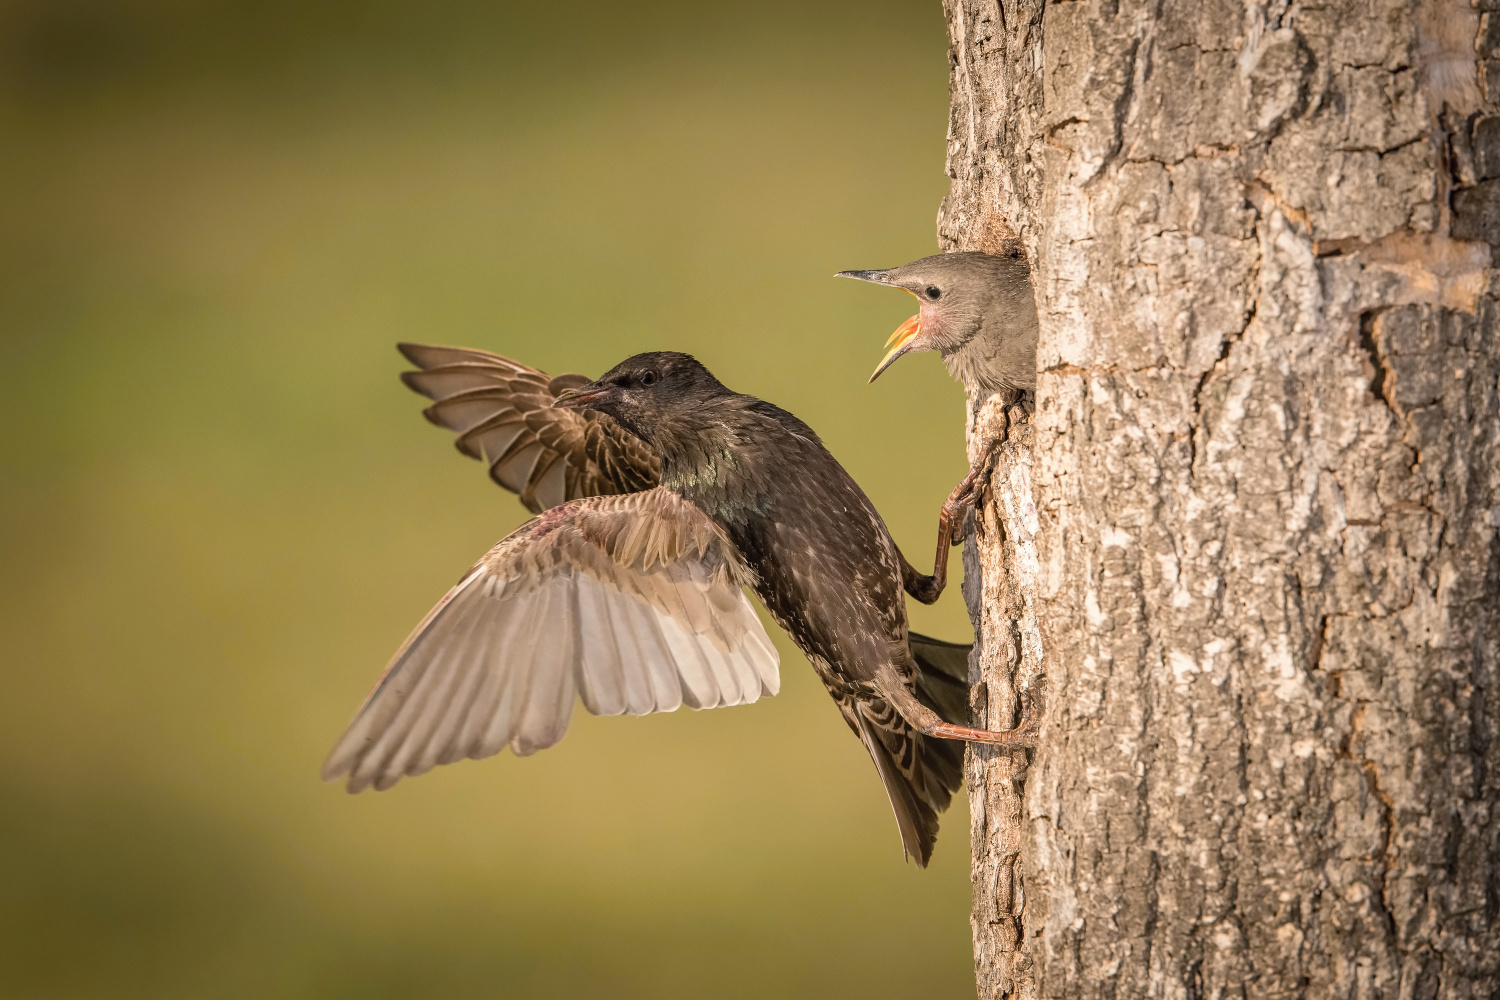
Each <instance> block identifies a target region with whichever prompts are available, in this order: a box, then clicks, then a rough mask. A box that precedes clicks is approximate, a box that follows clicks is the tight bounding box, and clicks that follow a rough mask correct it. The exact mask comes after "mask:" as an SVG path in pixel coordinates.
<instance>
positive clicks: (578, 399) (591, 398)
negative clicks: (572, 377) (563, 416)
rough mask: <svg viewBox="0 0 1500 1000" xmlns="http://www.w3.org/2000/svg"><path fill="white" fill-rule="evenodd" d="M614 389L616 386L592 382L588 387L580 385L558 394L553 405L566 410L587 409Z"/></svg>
mask: <svg viewBox="0 0 1500 1000" xmlns="http://www.w3.org/2000/svg"><path fill="white" fill-rule="evenodd" d="M612 388H614V386H609V385H600V384H599V383H598V382H590V383H589V384H588V385H580V386H578V387H577V388H576V389H564V390H563V391H562V392H560V393H558V394H557V398H556V399H554V400H553V401H552V405H553V406H558V407H561V408H563V409H565V410H582V409H586V408H587V407H588V405H589V404H590V403H593V402H597V401H598V400H601V399H603V398H604V397H605V396H608V395H609V390H610V389H612Z"/></svg>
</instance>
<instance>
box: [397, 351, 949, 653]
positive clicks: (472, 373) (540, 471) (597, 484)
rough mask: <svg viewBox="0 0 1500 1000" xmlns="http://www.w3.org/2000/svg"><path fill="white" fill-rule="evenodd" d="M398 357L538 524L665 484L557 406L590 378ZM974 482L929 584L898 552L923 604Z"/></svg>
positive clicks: (945, 518) (431, 416)
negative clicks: (583, 503) (542, 517)
mask: <svg viewBox="0 0 1500 1000" xmlns="http://www.w3.org/2000/svg"><path fill="white" fill-rule="evenodd" d="M396 348H397V350H399V351H400V352H401V353H402V355H404V356H405V357H406V359H407V360H408V361H410V362H411V363H412V364H414V365H416V366H417V368H418V369H419V370H418V371H410V372H402V373H401V381H402V382H404V383H405V384H406V385H407V387H408V388H410V389H412V390H414V391H416V392H419V393H421V394H422V395H424V396H426V397H427V398H428V399H431V400H432V401H433V404H432V405H431V406H429V407H428V408H427V409H425V410H423V411H422V413H423V415H424V416H425V417H426V418H427V419H428V420H429V421H431V422H432V423H434V424H437V425H438V426H439V427H446V428H447V429H449V430H451V431H454V432H455V433H457V435H458V439H457V440H456V441H455V442H454V443H455V444H456V445H457V447H458V450H459V451H460V452H462V453H463V454H465V455H467V456H469V457H470V458H475V459H479V460H480V461H483V462H485V463H486V464H487V465H488V466H489V470H490V478H491V479H493V480H494V481H495V482H497V483H499V484H500V485H501V486H503V487H505V488H506V489H508V490H510V491H511V492H513V493H517V494H519V495H520V498H521V502H522V503H523V504H525V505H526V507H527V509H528V510H530V511H531V512H532V513H533V514H540V513H541V512H542V511H544V510H546V509H547V508H549V507H555V506H556V505H558V504H560V503H562V502H563V501H564V500H575V499H578V498H580V497H592V496H608V495H611V494H616V493H634V492H637V491H640V490H647V489H650V488H651V487H653V486H656V485H658V484H659V483H660V482H661V459H660V458H659V457H657V454H656V452H655V451H654V450H653V449H652V448H651V447H650V446H649V445H647V444H646V442H644V441H642V440H641V439H640V438H638V437H636V436H635V435H634V434H632V433H630V431H628V430H626V429H625V428H623V427H621V426H620V424H619V423H617V422H616V421H615V420H614V419H613V418H612V417H610V416H609V415H608V414H606V413H602V412H599V411H596V410H578V409H571V408H563V407H555V406H553V403H555V402H556V401H557V397H558V395H559V394H560V393H563V392H566V391H567V390H569V389H573V388H577V387H578V386H580V385H584V384H586V383H588V382H589V377H588V376H587V375H578V374H567V375H558V376H556V377H551V376H549V375H547V374H546V373H545V372H542V371H539V370H537V369H535V368H532V367H530V366H529V365H524V364H522V363H521V362H519V361H515V360H512V359H511V358H507V357H503V356H501V355H499V354H491V353H490V352H488V351H479V350H474V349H472V348H466V347H434V346H429V345H426V344H397V345H396ZM973 481H974V476H972V475H971V476H970V477H969V478H968V479H966V480H965V481H964V484H961V485H960V487H959V489H958V490H956V491H954V495H953V497H952V498H950V500H949V502H948V503H946V504H945V505H944V507H943V510H942V512H941V513H940V514H939V516H938V540H937V555H936V557H935V558H934V560H933V572H932V574H931V575H930V576H929V575H927V574H924V573H921V572H919V571H918V570H917V569H916V568H915V567H913V566H912V565H911V564H910V563H909V562H907V560H906V557H905V556H904V555H902V554H901V552H900V550H899V549H898V550H897V556H898V558H899V559H900V560H901V577H902V582H903V584H904V585H905V587H906V590H907V592H908V593H909V594H911V595H912V597H915V598H916V599H917V600H919V601H921V602H922V603H924V604H932V603H933V602H935V601H936V600H937V599H938V597H939V595H941V594H942V592H943V589H944V587H946V586H947V580H948V549H949V543H950V540H951V538H952V535H953V528H954V527H955V526H956V525H957V516H958V515H959V514H960V513H961V512H962V510H963V502H964V500H965V499H966V497H965V496H961V495H960V494H963V493H964V490H965V485H966V484H967V485H972V483H973ZM929 643H935V644H937V645H934V646H930V647H929V646H928V645H927V644H929ZM912 645H913V652H914V653H915V654H916V655H917V658H918V660H919V662H921V661H923V660H924V657H925V656H926V650H927V649H928V648H931V649H938V648H942V646H943V643H942V642H941V640H938V639H929V638H928V637H926V636H923V635H915V634H914V635H913V638H912ZM965 648H967V647H965ZM933 655H934V656H936V655H937V654H933ZM941 658H942V659H944V662H947V661H948V660H951V659H952V657H951V656H945V657H941ZM936 669H938V670H939V672H941V670H942V668H941V667H938V668H936Z"/></svg>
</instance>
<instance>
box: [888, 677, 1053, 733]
mask: <svg viewBox="0 0 1500 1000" xmlns="http://www.w3.org/2000/svg"><path fill="white" fill-rule="evenodd" d="M882 687H884V689H885V696H886V698H887V699H888V700H889V701H890V703H891V706H892V707H893V708H895V709H896V712H897V713H898V714H899V715H900V716H901V718H903V719H905V720H906V723H907V724H908V725H910V726H911V727H912V728H913V729H915V730H917V731H918V732H919V733H921V734H922V735H924V736H934V737H937V738H938V739H944V740H967V741H969V742H970V743H990V744H994V745H996V746H1011V747H1034V746H1036V741H1037V731H1038V730H1039V729H1040V728H1041V720H1040V719H1038V718H1037V717H1036V712H1035V710H1034V708H1033V706H1032V704H1031V701H1030V699H1026V700H1025V701H1024V703H1023V705H1022V709H1021V721H1020V722H1019V723H1018V724H1017V725H1016V727H1015V728H1014V729H1003V730H994V729H975V728H973V727H971V726H959V725H955V724H953V723H951V722H944V721H943V719H942V717H941V716H939V715H938V714H937V713H936V712H934V711H933V710H932V709H930V708H928V707H927V706H926V705H923V704H922V703H921V702H919V701H918V700H917V699H916V697H915V696H914V695H913V694H912V693H911V692H910V691H909V690H907V688H906V687H905V685H901V686H899V687H897V686H889V687H886V686H884V685H882Z"/></svg>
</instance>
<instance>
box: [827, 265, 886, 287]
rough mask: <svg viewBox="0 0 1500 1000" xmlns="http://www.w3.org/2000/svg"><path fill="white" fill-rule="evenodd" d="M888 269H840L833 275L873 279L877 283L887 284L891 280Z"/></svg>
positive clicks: (836, 276)
mask: <svg viewBox="0 0 1500 1000" xmlns="http://www.w3.org/2000/svg"><path fill="white" fill-rule="evenodd" d="M888 271H889V268H885V269H882V270H879V271H840V272H839V273H838V274H835V275H834V277H835V278H853V279H855V280H856V281H873V282H874V283H875V284H877V285H888V284H890V281H891V276H890V274H889V273H888Z"/></svg>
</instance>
